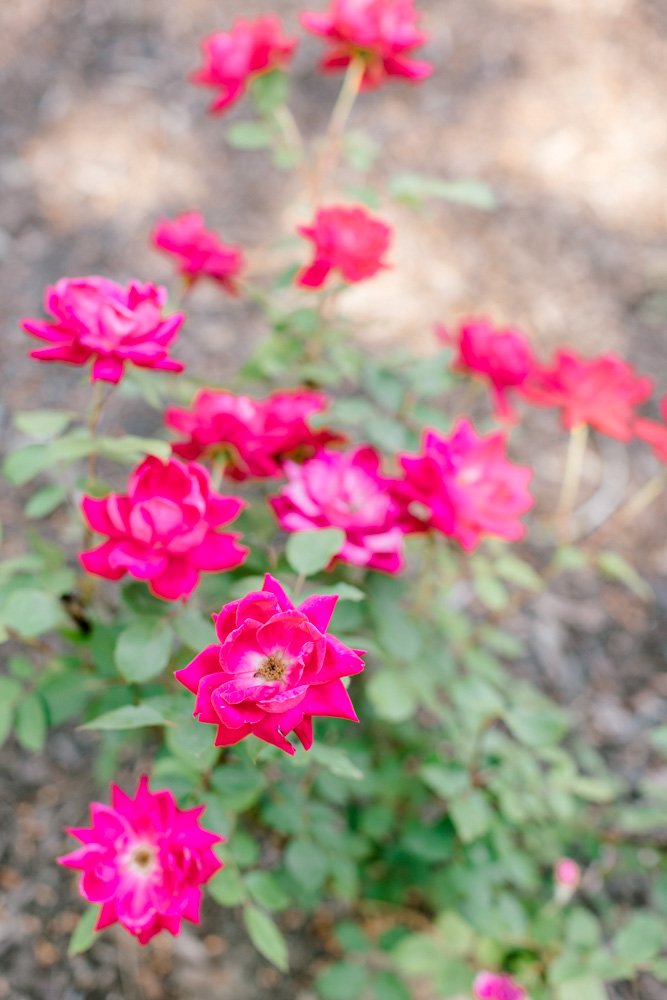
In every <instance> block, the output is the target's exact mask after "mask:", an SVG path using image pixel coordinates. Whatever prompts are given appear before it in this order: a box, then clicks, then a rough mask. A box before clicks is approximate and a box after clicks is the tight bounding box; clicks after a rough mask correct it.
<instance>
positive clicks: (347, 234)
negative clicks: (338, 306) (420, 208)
mask: <svg viewBox="0 0 667 1000" xmlns="http://www.w3.org/2000/svg"><path fill="white" fill-rule="evenodd" d="M297 232H298V233H299V235H300V236H304V237H305V238H306V239H307V240H312V242H313V243H314V245H315V248H314V259H313V261H312V263H310V264H309V265H308V266H307V267H304V268H303V269H302V270H301V271H300V272H299V273H298V274H297V276H296V278H295V281H296V284H297V285H300V286H301V287H302V288H320V287H321V286H322V285H323V284H324V282H325V281H326V279H327V278H328V276H329V272H330V271H332V270H336V271H338V272H339V273H340V275H341V277H342V278H343V279H344V280H345V281H348V282H350V283H354V282H357V281H364V280H365V279H366V278H372V277H373V275H375V274H377V273H378V271H381V270H383V269H384V268H386V267H388V266H389V265H388V264H386V263H385V261H384V260H383V257H384V255H385V253H386V252H387V250H388V248H389V244H390V242H391V237H392V231H391V228H390V227H389V226H387V225H386V224H385V223H384V222H382V221H381V220H380V219H378V218H376V217H375V216H373V215H371V214H370V212H367V211H366V209H365V208H361V207H357V206H354V207H346V206H343V205H332V206H331V207H329V208H321V209H319V211H318V212H317V214H316V216H315V219H314V221H313V223H312V225H310V226H299V228H298V230H297Z"/></svg>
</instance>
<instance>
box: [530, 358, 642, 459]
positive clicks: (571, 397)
mask: <svg viewBox="0 0 667 1000" xmlns="http://www.w3.org/2000/svg"><path fill="white" fill-rule="evenodd" d="M652 389H653V383H652V381H651V379H650V378H644V377H643V376H640V375H637V373H636V372H635V371H634V369H633V368H632V367H631V365H629V364H628V363H627V362H626V361H624V360H623V359H622V358H619V357H618V356H617V355H615V354H602V355H600V357H597V358H590V359H588V358H581V357H579V355H577V354H575V352H574V351H558V353H557V354H556V357H555V359H554V363H553V365H552V366H551V367H550V368H536V369H535V371H534V372H533V373H532V375H531V377H530V378H529V379H527V380H526V381H525V382H524V384H523V386H522V388H521V392H522V394H523V395H524V396H525V397H526V399H528V400H530V402H531V403H536V404H537V405H538V406H558V407H560V409H561V418H562V421H563V425H564V426H565V427H566V428H567V429H568V430H572V429H573V428H575V427H579V426H581V425H582V424H588V425H589V426H590V427H594V428H595V429H596V430H598V431H600V432H601V433H602V434H608V435H609V436H610V437H613V438H618V440H619V441H629V440H630V438H631V437H632V436H633V433H634V430H635V419H636V417H635V407H637V406H639V404H640V403H643V402H644V401H645V400H646V399H648V397H649V396H650V395H651V392H652Z"/></svg>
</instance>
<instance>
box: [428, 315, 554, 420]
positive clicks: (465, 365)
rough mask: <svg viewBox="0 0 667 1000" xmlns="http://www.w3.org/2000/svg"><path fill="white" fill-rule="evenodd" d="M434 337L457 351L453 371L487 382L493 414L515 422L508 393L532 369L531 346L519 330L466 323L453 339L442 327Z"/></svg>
mask: <svg viewBox="0 0 667 1000" xmlns="http://www.w3.org/2000/svg"><path fill="white" fill-rule="evenodd" d="M436 332H437V334H438V336H439V337H440V339H441V340H443V341H444V342H445V343H450V344H451V343H453V344H454V345H455V346H456V347H457V349H458V355H457V357H456V358H455V359H454V369H455V370H456V371H462V372H473V373H474V374H476V375H481V376H482V377H483V378H486V379H488V381H489V382H490V383H491V389H492V392H493V396H494V402H495V407H496V415H497V416H498V417H499V418H500V419H501V420H512V419H514V413H513V411H512V408H511V406H510V404H509V402H508V399H507V396H508V393H509V391H510V390H512V389H516V388H517V387H518V386H520V385H523V383H524V382H525V381H526V379H527V377H528V375H529V374H530V372H531V371H532V370H533V368H534V367H535V359H534V357H533V353H532V351H531V349H530V345H529V344H528V341H527V339H526V337H525V335H524V334H523V333H521V331H520V330H515V329H513V328H511V327H510V328H508V329H505V330H500V329H497V328H496V327H494V326H493V325H492V324H491V323H489V322H488V321H487V320H484V319H473V320H467V321H466V322H464V323H462V324H461V325H460V327H459V329H458V331H457V333H456V334H455V335H454V336H451V335H450V334H449V333H448V332H447V331H446V330H444V329H443V328H442V327H439V328H438V329H437V331H436Z"/></svg>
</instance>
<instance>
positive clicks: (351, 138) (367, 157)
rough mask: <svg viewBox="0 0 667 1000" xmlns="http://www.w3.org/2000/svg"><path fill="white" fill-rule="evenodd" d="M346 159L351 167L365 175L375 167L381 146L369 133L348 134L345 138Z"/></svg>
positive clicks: (356, 132)
mask: <svg viewBox="0 0 667 1000" xmlns="http://www.w3.org/2000/svg"><path fill="white" fill-rule="evenodd" d="M344 146H345V158H346V160H347V162H348V163H349V164H350V166H351V167H354V169H355V170H359V171H360V172H361V173H365V172H366V171H367V170H370V168H371V167H372V166H373V163H374V162H375V160H376V159H377V157H378V156H379V154H380V151H381V146H380V144H379V143H378V142H376V141H375V139H371V137H370V136H369V135H368V133H367V132H361V131H354V132H348V133H347V134H346V135H345V137H344Z"/></svg>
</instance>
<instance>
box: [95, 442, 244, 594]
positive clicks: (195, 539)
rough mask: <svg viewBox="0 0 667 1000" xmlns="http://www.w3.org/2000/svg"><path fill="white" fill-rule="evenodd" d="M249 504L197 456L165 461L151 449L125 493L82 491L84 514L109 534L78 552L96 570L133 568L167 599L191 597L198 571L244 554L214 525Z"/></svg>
mask: <svg viewBox="0 0 667 1000" xmlns="http://www.w3.org/2000/svg"><path fill="white" fill-rule="evenodd" d="M244 506H245V502H244V501H243V500H239V499H238V498H237V497H226V496H221V495H220V494H219V493H215V492H214V490H213V489H211V481H210V477H209V474H208V471H207V470H206V469H205V468H203V466H201V465H197V463H196V462H190V463H188V464H187V465H186V464H184V463H183V462H179V461H178V460H177V459H170V460H169V461H168V462H166V463H165V462H161V461H160V459H159V458H155V457H154V456H153V455H150V456H149V457H148V458H146V459H145V460H144V461H143V462H142V463H141V465H138V466H137V468H136V469H135V470H134V472H133V473H132V475H131V476H130V481H129V483H128V490H127V493H126V494H124V495H119V494H117V493H111V494H110V495H109V496H107V497H103V498H102V499H101V500H97V499H95V498H94V497H90V496H84V498H83V500H82V502H81V509H82V511H83V514H84V517H85V519H86V521H87V522H88V524H89V525H90V527H91V528H92V529H93V531H97V532H99V534H101V535H107V536H108V541H106V542H103V543H102V545H99V546H98V547H97V548H95V549H90V550H89V551H88V552H82V553H81V554H80V556H79V558H80V560H81V563H82V565H83V567H84V569H86V570H87V571H88V572H89V573H94V574H95V575H96V576H103V577H105V578H106V579H107V580H120V578H121V577H122V576H124V575H125V573H129V574H130V576H133V577H135V579H137V580H146V581H147V582H148V586H149V589H150V590H151V592H152V593H153V594H155V595H156V597H162V598H164V600H165V601H175V600H177V599H178V598H179V597H182V598H187V597H189V595H190V594H191V593H192V591H193V590H194V589H195V587H196V586H197V583H198V582H199V574H200V573H201V572H203V571H206V572H211V573H219V572H222V571H223V570H227V569H233V568H234V567H235V566H239V565H240V564H241V563H242V562H243V560H244V559H245V556H246V555H247V552H248V550H247V549H246V548H244V547H243V546H242V545H239V544H238V543H237V539H238V538H239V535H238V534H232V533H230V532H227V531H222V532H220V531H217V530H216V529H217V528H220V527H222V526H223V525H227V524H229V522H230V521H233V520H234V518H235V517H237V515H238V514H239V512H240V511H241V509H242V508H243V507H244Z"/></svg>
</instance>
